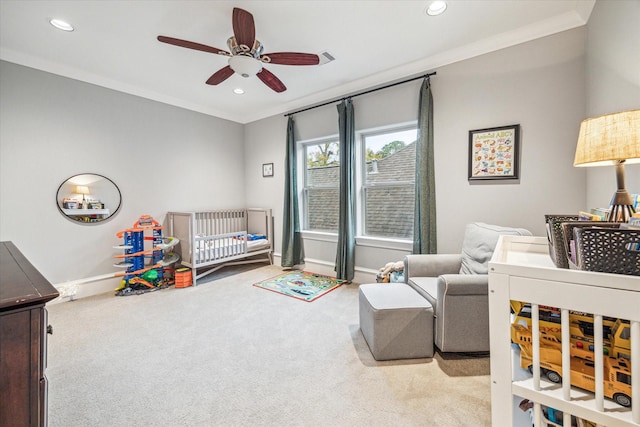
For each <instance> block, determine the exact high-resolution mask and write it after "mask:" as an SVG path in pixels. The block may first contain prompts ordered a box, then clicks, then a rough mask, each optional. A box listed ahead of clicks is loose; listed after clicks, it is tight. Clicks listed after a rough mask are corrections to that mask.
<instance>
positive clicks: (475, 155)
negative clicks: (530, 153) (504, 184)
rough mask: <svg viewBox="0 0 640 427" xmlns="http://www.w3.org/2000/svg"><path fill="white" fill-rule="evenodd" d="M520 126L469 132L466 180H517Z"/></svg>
mask: <svg viewBox="0 0 640 427" xmlns="http://www.w3.org/2000/svg"><path fill="white" fill-rule="evenodd" d="M519 143H520V125H510V126H501V127H495V128H487V129H477V130H471V131H469V176H468V178H469V181H474V180H488V179H518V151H519Z"/></svg>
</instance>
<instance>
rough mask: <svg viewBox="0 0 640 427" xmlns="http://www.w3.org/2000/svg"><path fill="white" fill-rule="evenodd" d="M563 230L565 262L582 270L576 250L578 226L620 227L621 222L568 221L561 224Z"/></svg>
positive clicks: (571, 267)
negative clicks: (578, 264) (578, 263)
mask: <svg viewBox="0 0 640 427" xmlns="http://www.w3.org/2000/svg"><path fill="white" fill-rule="evenodd" d="M560 227H561V230H562V245H563V251H564V254H565V255H566V259H565V262H566V263H567V265H568V268H570V269H574V270H580V268H579V267H578V266H577V260H576V258H577V250H576V243H575V241H576V238H575V230H576V229H578V228H585V227H586V228H591V227H598V228H619V227H620V223H619V222H605V221H567V222H563V223H561V224H560Z"/></svg>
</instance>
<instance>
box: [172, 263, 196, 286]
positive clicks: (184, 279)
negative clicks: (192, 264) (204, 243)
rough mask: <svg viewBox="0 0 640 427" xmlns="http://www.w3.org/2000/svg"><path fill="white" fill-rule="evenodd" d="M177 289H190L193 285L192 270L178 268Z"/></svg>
mask: <svg viewBox="0 0 640 427" xmlns="http://www.w3.org/2000/svg"><path fill="white" fill-rule="evenodd" d="M175 280H176V284H175V286H176V288H188V287H189V286H191V285H192V284H193V282H192V275H191V269H190V268H186V267H185V268H178V269H177V270H176V279H175Z"/></svg>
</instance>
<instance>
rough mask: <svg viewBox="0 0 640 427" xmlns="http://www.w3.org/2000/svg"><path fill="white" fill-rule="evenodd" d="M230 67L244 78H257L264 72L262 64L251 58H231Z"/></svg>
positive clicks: (239, 56) (241, 56)
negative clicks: (256, 76) (257, 75)
mask: <svg viewBox="0 0 640 427" xmlns="http://www.w3.org/2000/svg"><path fill="white" fill-rule="evenodd" d="M229 66H230V67H231V69H232V70H233V71H235V72H236V73H238V74H240V75H241V76H242V77H251V76H255V75H256V74H258V73H259V72H260V71H261V70H262V63H261V62H260V61H258V60H257V59H255V58H252V57H250V56H243V55H238V56H232V57H231V58H229Z"/></svg>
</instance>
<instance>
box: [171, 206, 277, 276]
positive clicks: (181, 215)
mask: <svg viewBox="0 0 640 427" xmlns="http://www.w3.org/2000/svg"><path fill="white" fill-rule="evenodd" d="M165 226H166V229H167V233H168V235H169V236H171V237H175V238H177V239H179V241H180V243H178V245H177V246H176V252H177V253H178V254H179V255H180V258H181V264H182V265H183V266H185V267H189V268H191V274H192V275H193V284H194V285H195V284H197V279H199V278H201V277H204V276H207V275H209V274H211V273H213V272H214V271H217V270H219V269H220V268H222V267H225V266H228V265H238V264H248V263H253V262H268V263H269V264H273V257H272V254H273V235H272V233H273V217H272V215H271V209H262V208H249V209H226V210H216V211H203V212H168V213H167V218H166V221H165ZM260 255H262V256H260Z"/></svg>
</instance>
